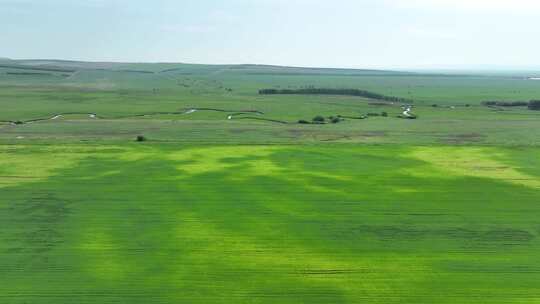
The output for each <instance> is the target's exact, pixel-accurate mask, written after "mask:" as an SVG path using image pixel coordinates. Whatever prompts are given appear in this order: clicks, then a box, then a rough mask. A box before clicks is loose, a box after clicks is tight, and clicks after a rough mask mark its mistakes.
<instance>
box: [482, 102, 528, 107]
mask: <svg viewBox="0 0 540 304" xmlns="http://www.w3.org/2000/svg"><path fill="white" fill-rule="evenodd" d="M482 105H484V106H497V107H526V106H528V105H529V103H528V102H526V101H484V102H482Z"/></svg>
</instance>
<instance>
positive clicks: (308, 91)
mask: <svg viewBox="0 0 540 304" xmlns="http://www.w3.org/2000/svg"><path fill="white" fill-rule="evenodd" d="M259 94H261V95H276V94H287V95H343V96H358V97H365V98H370V99H377V100H384V101H389V102H403V103H412V102H413V101H412V100H410V99H406V98H401V97H395V96H386V95H383V94H379V93H375V92H370V91H366V90H358V89H330V88H304V89H262V90H259Z"/></svg>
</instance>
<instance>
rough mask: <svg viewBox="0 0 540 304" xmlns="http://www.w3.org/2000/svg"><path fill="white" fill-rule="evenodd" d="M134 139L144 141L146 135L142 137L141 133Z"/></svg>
mask: <svg viewBox="0 0 540 304" xmlns="http://www.w3.org/2000/svg"><path fill="white" fill-rule="evenodd" d="M135 140H136V141H138V142H143V141H146V137H144V136H142V135H139V136H137V138H136V139H135Z"/></svg>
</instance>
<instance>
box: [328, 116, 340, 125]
mask: <svg viewBox="0 0 540 304" xmlns="http://www.w3.org/2000/svg"><path fill="white" fill-rule="evenodd" d="M330 122H332V123H333V124H337V123H339V122H341V118H339V117H334V118H332V120H330Z"/></svg>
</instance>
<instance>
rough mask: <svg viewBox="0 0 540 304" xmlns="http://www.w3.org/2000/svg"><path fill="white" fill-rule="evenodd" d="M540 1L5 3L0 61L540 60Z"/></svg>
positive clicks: (441, 63)
mask: <svg viewBox="0 0 540 304" xmlns="http://www.w3.org/2000/svg"><path fill="white" fill-rule="evenodd" d="M539 19H540V1H539V0H152V1H148V0H0V57H9V58H14V59H30V58H32V59H36V58H39V59H67V60H89V61H121V62H189V63H216V64H217V63H231V64H235V63H257V64H275V65H291V66H317V67H352V68H437V67H438V68H445V67H449V68H452V67H491V68H506V67H508V68H510V67H512V68H514V67H516V68H518V67H519V68H527V67H540V39H538V37H540V25H539V24H538V20H539Z"/></svg>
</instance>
